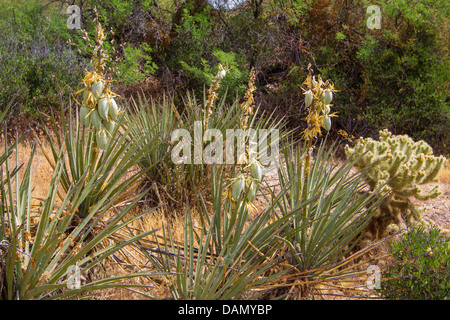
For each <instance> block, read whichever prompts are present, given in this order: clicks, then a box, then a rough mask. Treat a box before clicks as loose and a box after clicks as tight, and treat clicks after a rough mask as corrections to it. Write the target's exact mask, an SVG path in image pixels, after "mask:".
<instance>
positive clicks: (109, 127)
mask: <svg viewBox="0 0 450 320" xmlns="http://www.w3.org/2000/svg"><path fill="white" fill-rule="evenodd" d="M103 126H104V127H105V129H106V131H107V132H108V133H109V135H110V136H111V135H112V133H113V131H114V128H115V127H116V123H115V122H114V121H112V120H111V121H103Z"/></svg>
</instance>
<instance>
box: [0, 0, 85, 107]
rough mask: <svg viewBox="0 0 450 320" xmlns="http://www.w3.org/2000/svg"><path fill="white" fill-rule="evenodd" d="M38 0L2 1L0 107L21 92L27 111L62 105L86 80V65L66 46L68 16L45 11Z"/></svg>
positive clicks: (18, 96) (18, 100) (19, 96)
mask: <svg viewBox="0 0 450 320" xmlns="http://www.w3.org/2000/svg"><path fill="white" fill-rule="evenodd" d="M44 9H45V7H44V6H43V5H42V4H41V2H38V1H31V2H27V3H25V4H20V3H19V4H18V3H15V4H11V5H7V4H5V3H0V12H1V19H2V22H1V23H0V27H1V28H0V42H1V43H2V46H1V47H0V79H2V80H1V82H0V84H1V86H0V87H1V89H0V105H6V104H7V103H8V102H9V101H10V99H11V97H12V96H14V95H16V94H17V99H16V102H17V103H19V104H21V105H23V110H24V111H26V112H27V113H31V114H37V112H38V110H39V111H46V110H48V108H49V107H51V106H55V105H57V104H59V95H60V93H61V92H63V91H65V90H67V89H69V91H71V89H72V88H74V87H75V86H76V84H77V79H80V78H81V76H82V71H83V67H84V65H85V61H84V60H83V59H80V57H78V56H77V54H76V53H75V52H74V51H73V50H72V49H71V48H70V47H69V45H68V44H67V43H66V41H67V39H68V37H69V31H70V30H68V29H67V27H66V24H65V23H66V18H67V17H66V16H64V15H58V14H52V13H51V12H49V11H45V10H44Z"/></svg>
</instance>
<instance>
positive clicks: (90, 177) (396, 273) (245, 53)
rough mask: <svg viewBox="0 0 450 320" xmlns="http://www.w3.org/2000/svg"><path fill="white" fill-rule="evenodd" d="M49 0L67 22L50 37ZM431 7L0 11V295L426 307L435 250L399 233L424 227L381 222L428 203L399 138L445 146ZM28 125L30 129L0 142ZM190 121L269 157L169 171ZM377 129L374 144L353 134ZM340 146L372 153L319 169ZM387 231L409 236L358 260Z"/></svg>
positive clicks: (181, 5)
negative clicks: (372, 270) (378, 280)
mask: <svg viewBox="0 0 450 320" xmlns="http://www.w3.org/2000/svg"><path fill="white" fill-rule="evenodd" d="M71 4H76V5H78V6H79V7H80V8H81V12H82V21H81V23H82V27H83V29H82V30H70V29H68V27H67V25H66V21H67V18H68V14H66V8H67V6H68V5H71ZM373 4H376V5H378V6H379V7H380V9H381V14H382V25H381V28H380V29H374V30H372V29H370V28H368V27H367V24H366V20H367V18H368V14H367V12H366V8H367V7H368V6H369V5H373ZM446 6H447V4H446V2H444V1H428V0H423V1H416V2H414V5H411V1H409V2H406V1H396V2H395V3H393V2H389V1H370V2H369V1H363V0H362V1H325V0H320V1H297V0H291V1H281V0H247V1H243V0H240V1H238V0H235V1H233V0H215V1H206V0H185V1H181V0H163V1H146V0H133V1H132V0H124V1H117V0H111V1H101V0H80V1H72V0H71V1H62V0H51V1H50V0H49V1H6V0H3V1H1V0H0V12H1V13H0V16H1V18H2V19H1V20H0V21H1V22H0V42H1V44H2V45H1V47H0V53H1V55H0V74H1V75H2V76H1V78H0V81H1V86H0V106H1V112H0V123H1V124H2V127H3V130H2V132H1V139H0V141H1V143H2V144H4V149H3V152H0V177H1V178H2V181H1V183H0V200H1V201H0V203H1V204H2V205H1V206H0V240H1V241H0V299H66V298H80V297H81V298H89V297H91V296H93V292H94V291H96V290H100V291H101V292H102V293H104V292H105V291H107V290H108V289H113V290H119V289H121V288H123V289H128V290H130V291H129V292H133V293H136V294H143V295H144V296H147V297H149V298H152V299H160V298H162V297H167V298H169V299H258V298H263V299H269V298H274V299H310V298H313V299H315V298H316V297H321V298H323V297H324V295H327V294H330V295H335V296H344V297H346V298H348V297H349V292H350V294H353V293H356V296H353V297H357V298H361V297H365V298H388V299H395V298H398V297H399V294H398V292H399V291H402V292H405V294H406V297H407V298H410V299H415V298H419V299H430V298H434V297H437V298H439V299H447V298H448V290H449V288H448V285H447V284H448V272H449V271H448V267H447V265H446V264H445V262H447V261H448V253H449V251H448V237H446V238H444V237H441V235H440V230H438V229H432V230H431V231H430V232H428V231H427V232H425V231H424V230H425V229H413V228H411V227H414V226H415V224H416V223H417V224H422V225H423V226H424V225H425V224H426V222H425V221H423V219H421V216H420V215H418V214H417V215H415V216H414V217H415V219H414V221H412V220H411V219H406V220H405V221H404V224H402V223H401V221H400V220H399V219H393V218H392V214H395V215H400V214H401V215H403V214H405V213H408V210H409V209H408V208H412V207H413V203H412V202H411V201H410V199H409V198H412V196H414V197H415V198H416V200H418V201H425V200H427V199H428V198H431V197H433V198H434V197H437V196H438V195H439V193H438V192H437V189H432V191H431V192H430V193H428V194H422V193H420V192H419V188H418V185H419V184H422V183H425V182H427V183H428V182H431V181H433V182H438V174H439V171H440V170H441V169H442V168H444V165H445V158H444V157H442V156H441V157H434V156H433V152H432V150H431V148H430V147H429V146H428V145H427V144H426V143H425V142H423V141H421V142H418V143H417V144H416V143H414V141H417V140H419V139H424V140H426V142H428V143H429V144H430V145H432V146H433V148H434V150H435V152H436V153H437V154H438V153H448V150H447V149H448V143H449V141H448V139H449V131H448V130H449V127H450V126H449V124H450V112H449V106H448V99H447V96H448V91H449V90H448V75H449V71H448V70H449V68H448V66H449V63H448V48H447V47H446V45H447V43H448V28H447V22H448V21H447V19H448V17H447V15H446V12H447V11H448V8H447V7H446ZM313 75H314V77H313ZM316 76H317V79H318V81H316ZM322 79H329V81H331V82H332V83H330V82H329V81H328V80H326V81H322ZM111 88H113V90H114V91H112V89H111ZM116 93H118V94H120V96H121V97H119V96H117V95H116ZM113 96H114V98H112V97H113ZM122 98H123V99H122ZM111 99H115V100H114V101H116V100H117V102H118V104H119V106H118V107H114V108H113V106H115V104H113V103H112V101H113V100H111ZM105 101H107V103H106V104H105ZM79 105H80V106H81V107H79ZM105 108H106V109H105ZM108 108H109V109H108ZM105 110H109V111H105ZM111 110H112V111H111ZM331 110H332V113H330V112H331ZM100 116H101V117H102V119H101V118H100ZM281 118H283V119H281ZM331 118H332V119H333V120H331ZM29 119H31V120H33V119H34V120H38V119H39V120H41V121H40V122H39V125H40V128H41V129H42V130H43V133H44V134H43V135H34V134H33V135H31V134H28V133H27V132H25V134H23V133H24V132H21V133H22V134H23V135H22V134H21V135H17V136H15V137H14V136H11V135H8V134H7V133H8V132H10V131H8V130H7V129H8V127H10V126H11V123H12V124H14V122H15V123H16V124H21V123H26V121H27V120H29ZM11 120H15V121H11ZM35 123H38V121H35ZM198 123H200V126H201V128H202V129H203V130H206V129H208V128H217V129H219V130H220V132H221V134H222V136H223V135H224V133H225V132H226V130H227V129H241V130H243V131H244V132H245V130H248V131H247V132H248V133H249V131H250V130H249V129H254V130H257V131H258V129H264V130H268V131H269V130H271V129H279V131H280V135H279V138H280V141H276V142H274V141H273V140H272V139H273V137H272V136H271V138H270V139H271V143H275V144H277V142H280V143H279V144H278V145H279V146H280V153H281V157H280V158H281V159H278V158H277V159H276V160H282V161H280V162H281V163H282V166H280V167H278V168H276V169H277V170H275V169H274V168H272V172H270V171H269V172H267V171H266V170H263V167H264V169H267V166H266V165H265V164H264V163H263V162H264V161H263V160H264V159H263V158H264V157H263V158H253V157H251V156H250V154H251V150H250V149H251V148H250V147H248V148H245V153H244V154H243V155H236V158H235V159H234V160H238V158H239V163H236V164H232V165H221V164H217V163H216V164H206V162H204V163H203V164H196V163H193V164H190V163H183V164H177V163H175V162H174V161H173V160H172V159H171V157H170V155H173V151H174V150H176V145H175V143H174V142H173V141H172V138H171V135H172V133H173V132H174V130H175V129H180V128H182V129H184V130H185V131H187V132H188V133H189V134H190V136H191V137H192V135H193V134H194V135H195V127H196V125H197V124H198ZM36 128H37V127H36V126H34V127H33V129H36ZM322 128H323V129H325V130H323V131H322ZM380 129H385V131H383V132H384V133H385V134H387V133H388V134H389V136H391V132H392V139H391V140H389V141H390V142H389V141H388V142H389V146H388V145H387V143H384V144H383V145H382V146H381V147H378V146H377V147H375V144H374V140H372V139H370V137H374V136H375V135H376V133H377V132H378V130H380ZM387 130H389V132H388V131H387ZM322 133H325V134H323V135H322ZM400 134H402V135H400ZM403 134H408V135H409V136H411V137H412V138H413V139H414V140H412V139H409V138H408V141H410V143H409V142H408V143H405V141H406V136H403ZM352 135H354V136H365V137H367V139H366V140H365V141H369V143H368V146H370V145H371V146H372V147H373V148H372V149H373V150H372V151H373V152H372V153H365V152H364V149H363V148H360V149H358V150H359V151H358V153H357V154H354V155H352V157H349V154H347V160H345V161H342V160H339V159H338V154H339V152H342V149H343V148H341V146H340V145H339V144H340V142H342V139H343V138H345V139H350V140H352V138H351V137H352ZM323 137H326V138H325V139H324V140H323V141H320V140H321V139H322V138H323ZM342 137H343V138H342ZM24 138H30V139H26V140H28V141H25V142H27V143H23V142H24V141H23V139H24ZM31 138H34V141H33V143H30V142H31V141H30V140H32V139H31ZM381 138H382V137H381V136H380V143H381V140H382V139H381ZM214 139H215V140H217V137H216V138H214ZM327 139H328V140H327ZM206 140H208V139H206V138H205V139H204V140H203V146H204V145H205V144H206V143H207V141H206ZM268 140H269V137H268V136H266V137H264V135H263V136H259V140H258V144H259V147H261V146H262V147H263V149H264V145H265V144H266V143H268ZM201 141H202V140H201V139H200V142H201ZM327 141H328V142H330V143H327ZM362 141H363V139H359V140H358V143H356V144H355V146H358V144H359V143H363V142H362ZM246 142H250V137H249V136H247V137H246V138H245V141H244V142H243V143H242V144H243V145H244V146H245V145H246ZM191 143H192V142H191ZM194 143H195V142H194ZM238 143H239V142H238ZM212 145H213V144H212V143H211V144H209V145H208V146H207V147H208V148H210V147H211V146H212ZM24 146H25V151H23V150H22V148H23V147H24ZM405 146H407V148H405ZM418 146H422V147H420V148H419V147H418ZM424 146H425V147H424ZM38 147H39V149H38ZM19 148H20V150H19ZM265 148H267V145H266V147H265ZM346 150H347V151H349V150H350V149H348V148H347V149H346ZM27 151H28V152H27ZM210 151H211V152H212V150H211V148H210ZM253 151H254V150H253ZM259 151H260V152H261V151H264V150H261V149H259ZM413 151H414V152H413ZM183 152H184V150H183ZM214 152H220V150H219V149H217V150H216V149H214ZM271 152H272V150H271ZM252 153H253V152H252ZM23 158H25V160H23ZM44 158H45V160H46V161H43V162H46V165H47V166H45V165H44V166H40V167H39V168H40V169H39V170H36V169H37V168H38V165H39V163H40V161H41V160H44ZM241 160H243V161H241ZM383 161H384V162H383ZM235 162H238V161H235ZM405 162H406V164H404V165H402V163H405ZM380 163H381V164H380ZM377 165H378V167H377ZM380 166H381V167H380ZM42 168H44V169H42ZM399 168H400V169H399ZM274 171H277V172H274ZM49 173H51V174H49ZM391 174H392V176H393V177H391V176H390V175H391ZM272 175H276V176H277V178H274V179H272V177H273V176H272ZM37 176H38V178H37V179H35V178H36V177H37ZM434 178H436V179H434ZM35 180H37V181H38V183H34V181H35ZM272 180H276V184H275V185H271V184H270V183H271V181H272ZM45 181H47V183H44V182H45ZM46 186H48V189H46ZM435 187H436V188H437V187H438V185H436V186H435ZM42 190H44V192H42ZM39 191H41V192H39ZM414 205H415V204H414ZM394 209H395V210H394ZM394 218H395V217H394ZM146 219H148V220H150V221H152V222H151V223H150V225H147V224H146ZM158 219H162V221H160V220H158ZM148 220H147V221H148ZM374 221H375V224H374ZM380 221H382V222H383V223H379V222H380ZM144 224H145V225H144ZM177 224H178V225H177ZM180 225H182V226H180ZM403 225H406V228H407V229H409V230H410V232H409V233H407V234H406V235H405V236H404V237H403V239H400V241H399V242H393V243H391V247H390V248H389V250H390V252H388V253H387V254H386V255H383V254H376V252H375V251H377V250H378V248H377V246H379V245H380V243H382V242H383V241H386V240H387V238H386V236H388V235H389V236H390V235H392V234H394V233H396V234H395V235H394V236H398V235H399V234H400V233H401V232H402V230H399V228H400V226H401V227H402V228H403ZM377 226H378V229H379V230H377V229H376V228H375V227H377ZM380 230H381V231H380ZM411 230H412V231H411ZM414 230H416V231H414ZM397 232H398V233H397ZM442 233H448V230H446V231H442ZM379 238H382V239H381V240H380V241H378V240H379ZM399 238H401V237H399ZM440 239H441V240H442V241H441V240H440ZM375 241H377V242H375ZM414 245H418V247H416V248H415V247H414ZM405 248H410V249H411V250H410V251H408V250H407V249H405ZM386 257H390V258H388V260H389V259H390V260H389V261H387V264H384V263H383V261H384V262H386V261H385V260H384V259H385V258H386ZM381 259H383V260H381ZM389 263H390V265H389ZM371 264H376V265H377V266H379V265H380V266H382V267H385V269H386V272H387V273H385V275H387V276H388V277H387V279H386V278H385V279H384V282H383V286H382V288H381V289H380V290H378V291H375V290H372V289H370V288H369V287H368V286H367V285H364V284H362V285H359V284H358V283H360V282H361V281H362V282H364V283H366V282H365V280H366V277H368V275H369V274H368V268H367V267H368V266H369V265H371ZM74 266H75V267H76V270H78V271H79V275H80V276H79V277H78V280H79V281H80V283H78V284H77V286H71V285H70V284H71V281H72V280H73V279H74V278H73V277H72V274H71V270H72V269H73V267H74ZM108 268H111V269H112V271H111V270H107V269H108ZM78 271H76V272H78ZM405 273H407V275H406V276H405ZM435 274H436V275H438V276H436V277H435V276H434V275H435ZM132 281H135V282H132ZM349 283H350V284H351V287H350V288H349V287H348V284H349ZM360 288H363V289H361V290H360ZM424 288H425V289H426V292H427V294H426V295H421V293H423V292H424ZM336 290H337V291H336ZM350 296H351V295H350ZM140 297H141V296H140Z"/></svg>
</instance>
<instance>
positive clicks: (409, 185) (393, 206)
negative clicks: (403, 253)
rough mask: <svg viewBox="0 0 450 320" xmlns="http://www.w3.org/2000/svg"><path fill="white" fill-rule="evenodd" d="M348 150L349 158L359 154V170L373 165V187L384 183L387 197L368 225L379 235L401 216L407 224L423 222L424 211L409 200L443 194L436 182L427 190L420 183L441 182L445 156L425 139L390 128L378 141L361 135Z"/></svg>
mask: <svg viewBox="0 0 450 320" xmlns="http://www.w3.org/2000/svg"><path fill="white" fill-rule="evenodd" d="M345 152H346V155H347V157H348V158H350V159H357V158H358V157H360V158H359V160H358V161H357V163H356V167H358V168H359V169H364V168H367V167H368V166H373V167H371V168H370V171H369V172H368V175H367V183H368V185H369V186H370V188H371V189H372V190H375V189H377V188H378V187H381V186H383V185H385V187H384V190H383V193H384V194H385V195H386V194H387V197H386V199H385V201H384V202H383V203H382V205H381V206H380V208H379V210H378V213H377V215H376V216H375V217H374V219H373V221H372V222H371V224H370V225H369V231H370V232H371V233H372V234H373V235H374V236H375V237H376V238H381V237H383V235H384V234H385V232H386V229H387V227H388V226H389V225H390V224H392V223H395V224H399V223H400V217H403V219H404V220H405V221H406V222H407V223H408V224H411V223H412V222H413V221H412V219H414V220H416V221H418V222H423V220H422V218H421V214H422V211H423V210H420V209H417V208H416V207H415V206H414V205H413V203H412V202H411V200H410V199H411V198H412V197H414V198H416V199H418V200H428V199H433V198H436V197H438V196H439V195H440V191H439V185H437V184H436V185H435V186H434V187H433V188H432V189H431V190H430V191H429V192H426V193H424V192H423V191H422V190H421V189H420V187H419V186H420V185H423V184H426V183H430V182H436V181H438V179H437V178H436V177H437V175H438V173H439V171H440V169H441V168H442V167H443V166H444V164H445V162H446V158H445V157H443V156H439V157H436V156H434V155H433V150H432V148H431V147H430V146H429V145H428V144H427V143H426V142H425V141H422V140H421V141H419V142H414V141H413V140H412V139H411V138H410V137H408V136H407V135H392V134H391V133H390V132H389V131H388V130H383V131H380V138H379V141H375V140H373V139H371V138H366V139H363V138H360V139H358V140H357V141H356V142H355V145H354V147H353V148H351V147H349V146H348V145H347V146H346V147H345Z"/></svg>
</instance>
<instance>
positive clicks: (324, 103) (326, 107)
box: [305, 89, 333, 131]
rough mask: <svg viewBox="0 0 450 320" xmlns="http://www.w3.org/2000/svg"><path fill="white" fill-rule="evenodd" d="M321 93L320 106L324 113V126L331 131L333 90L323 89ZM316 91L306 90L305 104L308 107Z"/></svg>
mask: <svg viewBox="0 0 450 320" xmlns="http://www.w3.org/2000/svg"><path fill="white" fill-rule="evenodd" d="M319 95H320V102H321V105H320V108H321V111H322V113H323V123H322V126H323V127H324V129H325V130H327V131H330V129H331V119H330V116H329V114H330V103H331V101H332V100H333V91H332V90H331V89H325V90H323V91H322V90H321V91H320V92H319ZM313 96H314V93H313V92H312V91H311V90H308V91H306V92H305V105H306V107H307V108H309V106H310V105H311V103H312V102H313Z"/></svg>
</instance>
